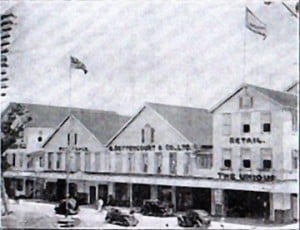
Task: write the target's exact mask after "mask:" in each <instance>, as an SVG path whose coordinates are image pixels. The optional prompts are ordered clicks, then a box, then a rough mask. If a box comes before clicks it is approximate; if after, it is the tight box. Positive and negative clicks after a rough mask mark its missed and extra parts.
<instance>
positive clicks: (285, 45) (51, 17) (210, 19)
mask: <svg viewBox="0 0 300 230" xmlns="http://www.w3.org/2000/svg"><path fill="white" fill-rule="evenodd" d="M286 3H287V4H288V5H289V6H291V7H294V6H295V4H296V1H286ZM245 6H247V7H248V8H249V9H251V11H252V12H253V13H254V14H255V15H256V16H257V17H258V18H259V19H260V20H261V21H263V22H264V23H265V24H266V27H267V38H266V39H265V40H263V38H262V36H260V35H258V34H255V33H253V32H251V31H250V30H248V29H247V28H246V27H245ZM7 10H9V11H12V12H13V13H14V14H15V15H16V16H17V19H16V25H15V26H14V31H13V33H12V34H13V38H12V44H11V46H10V53H9V56H8V58H9V65H10V66H9V78H10V81H9V89H8V90H7V96H6V97H4V98H3V97H2V98H1V107H2V108H4V107H5V105H7V104H8V103H9V102H12V101H15V102H26V103H37V104H49V105H58V106H70V105H71V106H72V107H81V108H91V109H99V110H109V111H116V112H118V113H120V114H124V115H132V114H134V113H135V112H137V110H138V109H139V108H140V107H141V106H142V105H143V103H144V102H156V103H164V104H171V105H182V106H189V107H197V108H207V109H210V108H212V107H213V106H214V105H216V104H217V103H218V102H219V101H220V100H222V99H224V98H225V97H226V96H228V95H229V94H230V93H231V92H232V91H233V90H235V89H236V88H237V87H238V86H239V85H241V84H242V83H244V82H247V83H250V84H255V85H258V86H262V87H268V88H272V89H277V90H284V89H285V88H287V87H288V86H290V85H291V84H292V83H294V82H295V81H296V80H297V79H298V67H299V60H298V51H299V47H298V46H299V41H298V35H299V31H298V19H297V18H296V17H293V16H292V15H291V13H290V12H289V11H288V10H287V9H286V8H284V6H283V5H282V3H281V2H272V3H271V4H269V5H267V4H264V2H263V1H244V0H243V1H242V0H234V1H228V0H215V1H210V0H202V1H170V0H166V1H143V0H141V1H125V0H124V1H96V0H94V1H88V0H87V1H75V0H73V1H71V0H70V1H18V2H17V1H1V13H4V12H7ZM70 55H72V56H75V57H77V58H78V59H80V60H81V61H82V62H83V63H84V64H85V65H86V67H87V69H88V74H86V75H84V74H83V72H82V71H80V70H74V69H73V70H71V72H70V69H69V66H70ZM70 73H71V74H70Z"/></svg>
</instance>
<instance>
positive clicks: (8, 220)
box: [1, 200, 298, 229]
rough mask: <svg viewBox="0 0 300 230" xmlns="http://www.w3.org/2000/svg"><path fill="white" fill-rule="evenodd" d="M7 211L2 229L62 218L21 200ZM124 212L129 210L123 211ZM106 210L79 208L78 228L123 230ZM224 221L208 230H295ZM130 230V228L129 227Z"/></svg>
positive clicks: (163, 224) (163, 223)
mask: <svg viewBox="0 0 300 230" xmlns="http://www.w3.org/2000/svg"><path fill="white" fill-rule="evenodd" d="M10 210H12V211H13V213H12V214H10V215H9V216H6V217H2V218H1V220H2V227H5V228H25V227H26V228H46V229H49V228H58V224H57V222H58V220H59V219H60V218H62V216H61V215H55V214H54V205H53V204H48V203H37V202H34V201H28V200H26V201H20V203H19V204H16V203H15V202H13V201H11V204H10ZM124 211H125V212H126V211H129V210H128V209H126V208H125V209H124ZM105 215H106V211H105V210H104V211H102V212H98V211H96V210H95V209H93V208H90V207H81V208H80V212H79V214H78V215H77V216H75V218H79V219H80V224H79V226H77V228H78V227H84V228H89V229H90V228H101V229H110V228H113V229H124V228H125V229H126V227H122V226H117V225H111V224H107V223H105V221H104V218H105ZM135 216H136V218H137V219H138V220H139V224H138V226H137V227H136V229H140V228H147V229H155V228H156V229H162V228H165V229H182V228H180V227H179V226H178V225H177V219H176V217H167V218H158V217H149V216H142V215H141V214H139V213H136V214H135ZM228 221H230V220H228V219H227V220H225V223H222V222H221V221H219V220H216V221H212V225H211V226H210V229H298V224H297V223H295V224H292V225H285V226H271V225H268V226H266V225H265V226H264V225H260V226H255V225H253V221H252V223H251V221H250V222H249V223H248V224H245V220H243V224H241V223H238V221H237V220H235V221H231V223H229V222H228ZM130 228H131V227H130ZM127 229H128V228H127Z"/></svg>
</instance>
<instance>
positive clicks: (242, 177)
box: [218, 172, 275, 182]
mask: <svg viewBox="0 0 300 230" xmlns="http://www.w3.org/2000/svg"><path fill="white" fill-rule="evenodd" d="M218 176H219V179H220V180H235V181H256V182H270V181H274V180H275V176H274V175H260V174H242V173H240V174H234V173H221V172H219V173H218Z"/></svg>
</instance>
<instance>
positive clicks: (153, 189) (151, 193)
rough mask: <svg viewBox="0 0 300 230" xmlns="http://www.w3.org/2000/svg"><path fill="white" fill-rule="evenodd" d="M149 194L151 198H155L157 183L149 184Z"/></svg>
mask: <svg viewBox="0 0 300 230" xmlns="http://www.w3.org/2000/svg"><path fill="white" fill-rule="evenodd" d="M150 196H151V199H152V200H156V199H157V185H151V187H150Z"/></svg>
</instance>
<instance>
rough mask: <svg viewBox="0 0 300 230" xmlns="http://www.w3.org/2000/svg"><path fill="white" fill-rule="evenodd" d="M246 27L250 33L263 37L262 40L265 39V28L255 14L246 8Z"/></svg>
mask: <svg viewBox="0 0 300 230" xmlns="http://www.w3.org/2000/svg"><path fill="white" fill-rule="evenodd" d="M246 27H247V28H248V29H249V30H251V31H252V32H254V33H256V34H259V35H261V36H263V40H265V39H266V38H267V26H266V24H265V23H263V22H262V21H261V20H260V19H259V18H258V17H256V16H255V14H254V13H253V12H252V11H251V10H249V8H248V7H246Z"/></svg>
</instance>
